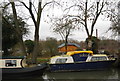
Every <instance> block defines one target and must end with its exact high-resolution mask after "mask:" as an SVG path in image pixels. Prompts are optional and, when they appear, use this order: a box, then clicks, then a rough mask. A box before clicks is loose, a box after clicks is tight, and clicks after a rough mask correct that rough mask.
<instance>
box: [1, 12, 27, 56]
mask: <svg viewBox="0 0 120 81" xmlns="http://www.w3.org/2000/svg"><path fill="white" fill-rule="evenodd" d="M3 14H4V13H3ZM2 19H3V21H2V50H3V51H4V54H3V55H10V53H9V51H8V49H11V48H12V47H13V46H14V45H15V44H16V43H18V42H19V39H18V38H17V35H16V30H15V29H16V27H15V25H14V24H15V23H14V19H13V15H2ZM17 21H18V26H19V28H20V32H21V34H22V36H23V35H26V34H27V33H28V29H27V28H26V23H25V22H24V21H23V19H22V18H21V17H18V19H17Z"/></svg>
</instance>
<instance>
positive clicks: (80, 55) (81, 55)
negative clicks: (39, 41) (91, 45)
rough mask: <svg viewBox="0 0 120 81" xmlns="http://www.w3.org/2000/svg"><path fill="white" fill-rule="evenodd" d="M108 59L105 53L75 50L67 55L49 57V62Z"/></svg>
mask: <svg viewBox="0 0 120 81" xmlns="http://www.w3.org/2000/svg"><path fill="white" fill-rule="evenodd" d="M107 60H109V59H108V57H107V55H106V54H95V55H93V52H92V51H85V52H83V51H75V52H72V53H71V52H69V53H67V55H61V56H54V57H51V59H50V61H49V64H63V63H77V62H94V61H107Z"/></svg>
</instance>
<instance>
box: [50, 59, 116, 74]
mask: <svg viewBox="0 0 120 81" xmlns="http://www.w3.org/2000/svg"><path fill="white" fill-rule="evenodd" d="M114 62H115V60H109V61H96V62H76V63H63V64H49V68H50V71H52V72H56V71H86V70H100V69H105V68H110V67H111V66H112V65H113V63H114Z"/></svg>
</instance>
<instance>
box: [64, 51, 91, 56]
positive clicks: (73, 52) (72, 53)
mask: <svg viewBox="0 0 120 81" xmlns="http://www.w3.org/2000/svg"><path fill="white" fill-rule="evenodd" d="M78 53H90V54H92V55H93V52H92V51H71V52H67V54H66V55H70V56H71V55H74V54H78Z"/></svg>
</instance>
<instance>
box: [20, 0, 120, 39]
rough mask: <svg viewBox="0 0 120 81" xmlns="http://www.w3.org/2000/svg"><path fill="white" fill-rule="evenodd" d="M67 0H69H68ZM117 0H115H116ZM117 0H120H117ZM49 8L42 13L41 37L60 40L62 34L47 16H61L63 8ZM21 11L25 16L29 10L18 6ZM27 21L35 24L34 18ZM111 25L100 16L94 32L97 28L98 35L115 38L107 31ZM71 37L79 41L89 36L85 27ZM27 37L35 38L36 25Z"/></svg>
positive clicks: (31, 28) (31, 27)
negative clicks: (54, 29) (53, 28)
mask: <svg viewBox="0 0 120 81" xmlns="http://www.w3.org/2000/svg"><path fill="white" fill-rule="evenodd" d="M42 1H43V3H42V5H43V4H44V3H45V2H46V1H45V0H42ZM66 1H67V0H66ZM114 1H115V0H114ZM116 1H117V2H118V1H120V0H116ZM48 9H49V8H45V9H44V11H43V13H42V18H41V25H40V33H39V35H40V39H46V37H54V38H57V39H58V40H60V39H61V37H60V35H57V34H55V33H53V31H52V29H51V28H50V27H51V26H50V24H49V23H50V22H49V23H47V20H49V19H48V18H47V16H46V15H47V14H54V15H55V16H61V15H62V13H63V12H62V10H61V9H60V8H58V7H55V8H54V9H51V10H50V9H49V10H48ZM18 10H19V12H20V11H22V13H19V14H21V16H22V15H23V16H25V15H26V13H28V11H27V10H26V9H25V8H24V7H21V8H18ZM45 21H46V22H45ZM27 23H28V24H29V25H33V23H32V20H31V19H29V20H27ZM110 26H111V22H110V21H107V20H103V18H102V17H100V18H99V19H98V21H97V23H96V24H95V28H94V33H93V35H94V36H95V35H96V29H98V37H103V36H104V37H106V38H113V37H111V32H107V31H108V29H109V27H110ZM69 38H70V39H74V40H78V41H85V39H86V38H87V34H86V31H85V29H84V28H83V29H82V30H76V31H74V32H73V33H72V35H71V36H69ZM25 39H32V40H33V39H34V27H33V26H30V33H29V36H27V37H25Z"/></svg>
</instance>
